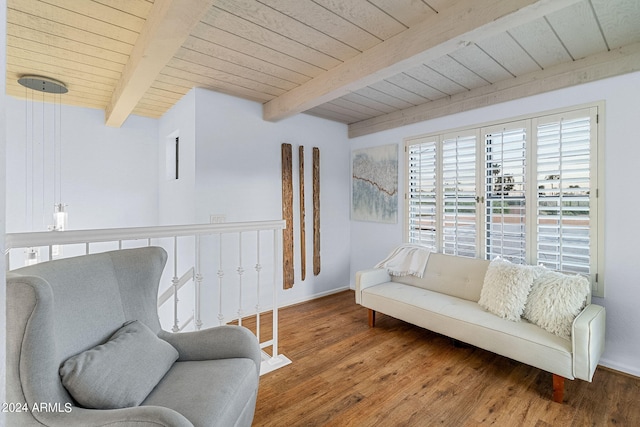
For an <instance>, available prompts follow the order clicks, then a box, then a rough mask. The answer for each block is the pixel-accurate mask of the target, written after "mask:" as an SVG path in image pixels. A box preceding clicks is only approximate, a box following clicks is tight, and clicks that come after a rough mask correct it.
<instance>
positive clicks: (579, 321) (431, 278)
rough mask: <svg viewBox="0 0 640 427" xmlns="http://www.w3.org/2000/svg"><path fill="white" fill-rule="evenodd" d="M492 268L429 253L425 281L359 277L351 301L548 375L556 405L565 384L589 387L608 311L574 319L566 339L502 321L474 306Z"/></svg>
mask: <svg viewBox="0 0 640 427" xmlns="http://www.w3.org/2000/svg"><path fill="white" fill-rule="evenodd" d="M489 264H490V262H489V261H486V260H480V259H472V258H464V257H458V256H452V255H444V254H439V253H432V254H430V255H429V258H428V261H427V264H426V268H425V270H424V273H423V274H422V277H417V276H413V275H406V276H391V275H389V273H388V272H387V271H386V270H385V269H382V268H376V269H370V270H364V271H359V272H358V273H357V274H356V302H357V303H358V304H360V305H362V306H364V307H366V308H368V309H369V326H370V327H374V326H375V313H376V312H380V313H384V314H386V315H389V316H392V317H395V318H397V319H400V320H403V321H405V322H409V323H412V324H414V325H417V326H420V327H423V328H425V329H429V330H431V331H434V332H437V333H440V334H443V335H446V336H448V337H451V338H453V339H456V340H459V341H462V342H465V343H468V344H471V345H474V346H476V347H480V348H483V349H485V350H488V351H491V352H494V353H497V354H500V355H502V356H505V357H509V358H511V359H514V360H517V361H520V362H522V363H526V364H528V365H531V366H534V367H536V368H539V369H542V370H544V371H548V372H550V373H552V374H553V400H554V401H556V402H562V401H563V398H564V396H563V394H564V379H565V378H568V379H575V378H578V379H582V380H585V381H589V382H590V381H591V379H592V377H593V374H594V372H595V369H596V367H597V364H598V361H599V359H600V356H601V354H602V352H603V350H604V335H605V309H604V307H601V306H599V305H595V304H591V298H590V295H587V298H586V301H585V302H584V304H585V306H584V308H583V309H582V310H581V311H580V313H579V314H578V315H577V316H576V317H575V320H574V321H573V325H572V327H571V337H570V339H566V338H563V337H560V336H558V335H555V334H553V333H551V332H548V331H547V330H545V329H543V328H541V327H539V326H536V325H535V324H533V323H531V322H529V321H527V320H525V319H522V320H520V321H511V320H506V319H503V318H501V317H498V316H497V315H495V314H493V313H491V312H489V311H487V310H486V309H485V308H483V307H482V306H481V305H480V304H478V301H479V300H480V297H481V291H482V287H483V283H484V279H485V274H486V272H487V268H488V267H489Z"/></svg>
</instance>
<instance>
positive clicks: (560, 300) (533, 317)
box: [524, 271, 590, 339]
mask: <svg viewBox="0 0 640 427" xmlns="http://www.w3.org/2000/svg"><path fill="white" fill-rule="evenodd" d="M589 292H590V289H589V281H588V280H587V278H585V277H583V276H579V275H568V274H564V273H559V272H556V271H544V272H543V273H542V274H540V275H539V276H538V277H536V278H535V280H534V281H533V285H532V287H531V292H530V294H529V297H528V298H527V303H526V305H525V309H524V317H525V318H526V319H528V320H529V321H531V322H532V323H535V324H536V325H538V326H540V327H541V328H543V329H545V330H547V331H549V332H551V333H553V334H556V335H558V336H560V337H562V338H565V339H570V338H571V326H572V324H573V320H574V319H575V318H576V316H577V315H578V313H580V311H581V310H582V309H583V308H584V306H585V304H586V302H587V296H588V295H589Z"/></svg>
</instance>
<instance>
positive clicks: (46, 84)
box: [18, 75, 69, 94]
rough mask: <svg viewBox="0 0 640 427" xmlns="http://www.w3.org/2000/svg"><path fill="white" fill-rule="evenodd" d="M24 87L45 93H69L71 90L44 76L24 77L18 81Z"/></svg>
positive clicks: (59, 82)
mask: <svg viewBox="0 0 640 427" xmlns="http://www.w3.org/2000/svg"><path fill="white" fill-rule="evenodd" d="M18 83H20V84H21V85H22V86H24V87H26V88H29V89H33V90H37V91H39V92H45V93H60V94H62V93H67V92H69V89H67V86H66V85H65V84H64V83H62V82H61V81H58V80H54V79H51V78H49V77H42V76H30V75H26V76H22V77H20V78H19V79H18Z"/></svg>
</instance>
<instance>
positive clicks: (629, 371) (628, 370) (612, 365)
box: [599, 359, 640, 379]
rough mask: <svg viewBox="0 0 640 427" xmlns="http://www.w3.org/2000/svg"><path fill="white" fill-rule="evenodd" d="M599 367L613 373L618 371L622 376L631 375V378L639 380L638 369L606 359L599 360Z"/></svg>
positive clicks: (639, 370) (639, 371)
mask: <svg viewBox="0 0 640 427" xmlns="http://www.w3.org/2000/svg"><path fill="white" fill-rule="evenodd" d="M599 365H600V366H603V367H605V368H608V369H611V370H613V371H618V372H620V373H622V374H626V375H631V376H632V377H638V378H639V379H640V369H639V368H638V367H634V366H627V365H624V364H621V363H616V362H613V361H611V360H607V359H600V363H599Z"/></svg>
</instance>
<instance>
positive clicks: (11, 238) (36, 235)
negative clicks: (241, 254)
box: [5, 220, 286, 252]
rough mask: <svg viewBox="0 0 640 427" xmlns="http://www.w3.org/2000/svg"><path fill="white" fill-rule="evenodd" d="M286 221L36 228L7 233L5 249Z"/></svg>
mask: <svg viewBox="0 0 640 427" xmlns="http://www.w3.org/2000/svg"><path fill="white" fill-rule="evenodd" d="M285 227H286V222H285V221H284V220H272V221H247V222H226V223H217V224H189V225H161V226H153V227H126V228H107V229H90V230H65V231H37V232H26V233H7V234H5V248H6V249H5V250H6V252H8V251H9V250H11V249H17V248H30V247H40V246H51V245H72V244H88V243H103V242H115V241H119V240H140V239H153V238H164V237H184V236H196V235H207V234H224V233H238V232H243V231H259V230H278V229H284V228H285Z"/></svg>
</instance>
